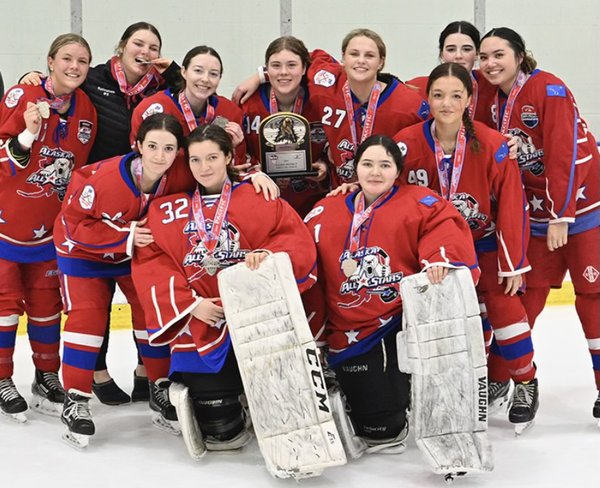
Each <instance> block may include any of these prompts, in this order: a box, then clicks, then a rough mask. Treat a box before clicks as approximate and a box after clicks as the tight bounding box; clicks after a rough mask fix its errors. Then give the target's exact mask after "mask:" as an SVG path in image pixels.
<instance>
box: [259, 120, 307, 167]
mask: <svg viewBox="0 0 600 488" xmlns="http://www.w3.org/2000/svg"><path fill="white" fill-rule="evenodd" d="M258 136H259V145H260V161H261V165H262V170H263V171H264V172H265V173H266V174H267V175H269V176H270V177H271V178H292V177H302V176H316V175H317V174H318V172H317V171H314V170H313V169H312V167H311V163H312V155H311V146H310V125H309V123H308V120H306V119H305V118H304V117H302V116H301V115H298V114H295V113H292V112H278V113H276V114H273V115H270V116H269V117H267V118H266V119H264V120H263V121H262V123H261V124H260V128H259V130H258Z"/></svg>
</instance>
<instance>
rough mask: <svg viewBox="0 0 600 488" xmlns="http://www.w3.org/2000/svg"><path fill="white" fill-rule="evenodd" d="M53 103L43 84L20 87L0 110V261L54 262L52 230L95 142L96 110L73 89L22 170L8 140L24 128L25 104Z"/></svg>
mask: <svg viewBox="0 0 600 488" xmlns="http://www.w3.org/2000/svg"><path fill="white" fill-rule="evenodd" d="M48 98H50V96H49V95H48V93H47V92H46V90H45V89H44V84H42V85H41V86H27V85H16V86H14V87H12V88H11V89H10V90H8V92H7V93H6V95H5V96H4V98H3V99H2V104H1V105H0V258H2V259H7V260H9V261H16V262H37V261H47V260H50V259H54V257H55V254H54V245H53V243H52V229H53V225H54V219H56V215H57V214H58V212H59V210H60V206H61V202H62V200H63V199H64V196H65V193H66V191H67V185H68V183H69V180H70V179H71V173H72V172H73V171H74V170H75V169H77V168H80V167H81V166H83V165H84V164H85V163H86V162H87V158H88V155H89V152H90V149H91V147H92V145H93V144H94V138H95V137H96V128H97V125H96V109H95V108H94V106H93V105H92V103H91V102H90V99H89V98H88V97H87V95H86V94H85V93H83V91H81V90H80V89H77V90H75V92H74V93H73V96H72V98H71V106H70V108H69V111H68V112H67V114H66V115H65V116H64V118H61V116H60V115H59V114H58V113H57V112H56V111H55V110H50V117H49V118H47V119H43V121H42V126H41V129H40V132H39V134H38V135H37V137H36V139H35V141H34V142H33V145H32V147H31V158H30V160H29V163H28V164H27V165H26V166H25V167H24V168H23V167H21V166H20V165H19V164H18V163H17V161H16V160H15V158H14V157H13V155H12V154H11V151H10V148H9V141H10V140H11V139H13V138H14V137H17V136H18V135H19V134H20V133H21V132H22V131H23V130H24V129H25V120H24V119H23V112H24V111H25V110H26V108H27V102H32V103H36V102H37V101H39V100H47V99H48Z"/></svg>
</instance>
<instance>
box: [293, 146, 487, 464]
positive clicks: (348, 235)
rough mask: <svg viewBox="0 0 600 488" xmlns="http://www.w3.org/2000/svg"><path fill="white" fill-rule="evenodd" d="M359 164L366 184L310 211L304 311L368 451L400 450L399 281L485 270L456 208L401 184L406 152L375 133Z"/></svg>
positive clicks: (405, 398)
mask: <svg viewBox="0 0 600 488" xmlns="http://www.w3.org/2000/svg"><path fill="white" fill-rule="evenodd" d="M356 161H357V165H356V173H357V175H358V181H359V183H360V185H361V188H362V190H360V191H356V192H353V193H351V194H349V195H337V196H335V197H328V198H325V199H323V200H321V201H320V202H318V203H317V205H316V206H315V207H314V208H313V210H312V211H311V212H310V213H309V214H308V215H307V216H306V219H305V222H306V224H307V226H308V228H309V230H310V231H311V232H312V234H313V238H314V240H315V243H316V245H317V258H318V263H319V272H318V276H319V280H318V281H317V284H316V285H315V287H313V288H312V289H311V290H309V291H308V292H307V296H306V298H305V307H306V309H307V315H309V316H310V315H311V314H313V313H314V316H313V319H312V320H311V328H312V330H313V334H314V335H315V339H316V340H317V341H318V342H321V343H326V344H327V346H328V351H329V354H328V362H329V365H330V366H331V367H332V368H333V369H334V371H335V373H336V378H337V380H338V381H339V383H340V386H341V389H342V391H343V392H344V394H345V396H346V399H347V401H348V404H349V407H350V409H349V410H350V412H349V415H350V418H351V419H352V421H353V424H354V426H355V429H356V433H357V435H359V436H361V437H363V438H364V439H365V441H366V442H367V444H368V446H369V450H368V451H367V452H387V453H399V452H402V451H403V450H404V448H405V444H404V441H405V439H406V436H407V435H408V425H407V423H406V408H407V407H408V402H409V376H408V375H406V374H404V373H401V372H400V371H399V369H398V364H397V352H396V333H397V332H398V331H399V330H400V326H401V320H402V302H401V298H400V281H401V280H402V278H403V277H404V276H405V275H409V274H414V273H418V272H419V271H421V270H426V272H427V274H428V276H429V278H430V281H431V282H432V283H439V282H441V281H442V279H443V278H444V277H445V276H446V274H447V273H448V268H452V267H455V266H468V267H469V268H470V269H471V270H472V273H473V278H474V280H475V281H476V280H477V278H478V276H479V269H478V267H477V263H476V258H475V251H474V249H473V242H472V240H471V236H470V232H469V227H468V225H467V224H466V222H465V221H464V220H463V219H462V218H461V217H460V215H459V214H458V213H457V212H456V211H455V210H454V208H453V207H452V205H451V204H449V203H448V202H445V201H444V200H443V199H442V198H440V197H439V196H438V195H436V194H435V193H434V192H432V191H431V190H429V189H427V188H419V187H417V186H412V185H396V184H395V183H396V179H397V178H398V176H399V175H400V173H401V172H402V164H403V158H402V154H401V153H400V149H399V148H398V146H397V145H396V144H395V142H394V141H393V140H392V139H391V138H389V137H386V136H379V135H373V136H371V137H369V138H368V139H366V140H365V141H364V142H363V143H362V144H361V145H360V146H359V148H358V151H357V153H356ZM315 317H317V318H318V320H315Z"/></svg>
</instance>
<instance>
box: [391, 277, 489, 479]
mask: <svg viewBox="0 0 600 488" xmlns="http://www.w3.org/2000/svg"><path fill="white" fill-rule="evenodd" d="M400 290H401V294H402V301H403V308H404V314H403V324H404V327H403V328H404V329H405V338H406V343H407V351H406V355H407V357H408V363H409V367H410V370H411V372H412V413H413V418H414V421H413V429H414V433H415V440H416V442H417V446H418V447H419V448H420V449H421V451H422V452H423V454H424V455H425V457H426V459H427V461H428V462H429V464H430V465H431V467H432V469H433V470H434V471H435V472H437V473H453V472H468V471H491V470H492V469H493V455H492V450H491V445H490V443H489V441H488V439H487V433H486V430H487V374H486V360H485V347H484V342H483V333H482V330H481V320H480V317H479V307H478V302H477V296H476V294H475V288H474V285H473V282H472V280H471V276H470V273H469V271H468V270H466V269H459V270H455V271H451V272H450V273H449V274H448V276H447V278H446V279H444V281H443V282H442V283H441V284H439V285H432V284H431V283H429V280H428V279H427V276H426V275H425V274H424V273H422V274H417V275H412V276H409V277H407V278H405V279H404V280H403V281H402V283H401V285H400Z"/></svg>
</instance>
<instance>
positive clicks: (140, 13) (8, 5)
mask: <svg viewBox="0 0 600 488" xmlns="http://www.w3.org/2000/svg"><path fill="white" fill-rule="evenodd" d="M0 6H1V9H2V18H3V22H2V29H0V70H1V72H2V75H3V77H4V84H5V86H6V87H7V88H8V87H10V86H11V85H13V84H14V83H16V80H17V78H18V77H19V76H20V75H21V74H23V73H24V72H26V71H29V70H32V69H45V66H46V63H45V57H46V53H47V51H48V47H49V45H50V42H51V41H52V39H53V38H54V37H56V36H57V35H58V34H61V33H64V32H68V31H71V30H72V29H73V30H74V31H78V30H79V29H81V31H82V33H83V35H84V37H85V38H86V39H87V40H88V42H89V43H90V45H91V47H92V50H93V57H94V59H93V63H94V64H97V63H101V62H105V61H106V60H107V59H108V58H109V57H110V56H111V55H112V53H113V51H114V49H115V47H116V45H117V42H118V40H119V38H120V36H121V34H122V33H123V31H124V30H125V28H126V27H127V26H128V25H129V24H131V23H133V22H137V21H140V20H145V21H148V22H151V23H153V24H154V25H156V26H157V27H158V29H159V31H160V32H161V35H162V38H163V55H164V56H165V57H169V58H172V59H175V60H176V61H178V62H181V60H182V59H183V56H184V54H185V53H186V52H187V51H188V50H189V49H191V48H192V47H194V46H196V45H199V44H207V45H210V46H212V47H214V48H215V49H216V50H217V51H218V52H219V53H220V55H221V57H222V58H223V63H224V74H223V79H222V81H221V86H220V89H219V93H220V94H222V95H224V96H230V95H231V92H232V91H233V88H234V87H235V86H236V84H237V83H238V82H240V81H241V80H243V79H245V78H246V77H247V76H248V75H249V74H251V73H253V72H254V70H255V69H256V66H258V65H259V64H261V63H262V62H263V56H264V51H265V49H266V47H267V45H268V43H269V42H270V41H271V40H273V39H274V38H276V37H278V36H279V35H281V33H282V32H283V33H292V34H293V35H295V36H296V37H299V38H301V39H302V40H304V42H305V43H306V45H307V47H308V48H309V49H314V48H316V47H320V48H324V49H326V50H327V51H328V52H330V53H331V54H333V55H334V56H336V57H339V56H340V46H341V41H342V39H343V37H344V35H345V34H346V33H348V31H350V30H351V29H354V28H356V27H368V28H371V29H373V30H375V31H376V32H378V33H379V34H381V36H382V37H383V39H384V40H385V42H386V44H387V48H388V56H387V60H386V70H387V71H390V72H392V73H395V74H396V75H398V76H399V77H400V78H401V79H403V80H406V79H410V78H413V77H415V76H420V75H426V74H428V73H429V72H430V71H431V69H433V67H434V66H435V65H436V63H437V62H438V58H437V38H438V35H439V33H440V31H441V30H442V29H443V28H444V27H445V26H446V24H448V23H449V22H451V21H453V20H468V21H471V22H475V23H476V24H477V26H478V27H479V28H480V30H484V31H487V30H489V29H490V28H492V27H499V26H507V27H511V28H514V29H515V30H516V31H517V32H519V33H520V34H521V35H522V36H523V37H524V38H525V42H526V44H527V45H528V47H529V48H530V49H531V50H532V52H533V54H534V56H535V58H536V59H537V60H538V63H539V66H540V68H542V69H544V70H547V71H550V72H552V73H554V74H556V75H558V76H559V77H560V78H562V79H563V80H564V81H565V83H566V84H567V85H568V86H569V88H571V90H572V91H573V93H574V94H575V97H576V99H577V102H578V105H579V108H580V110H581V113H582V115H583V116H584V118H585V119H586V120H587V122H588V123H589V125H590V127H591V129H592V132H594V133H595V134H596V136H598V135H600V95H599V93H600V7H598V3H597V0H574V1H571V2H563V1H560V0H487V1H486V0H423V1H420V2H419V1H414V0H410V1H405V0H369V1H367V0H221V1H216V0H212V1H206V0H20V1H14V0H0Z"/></svg>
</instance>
